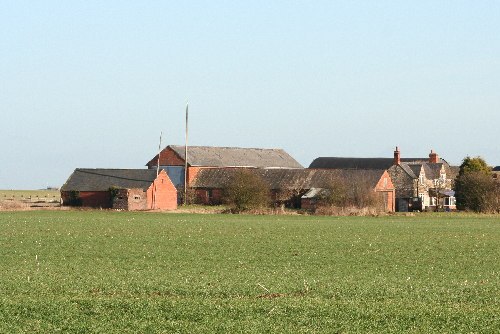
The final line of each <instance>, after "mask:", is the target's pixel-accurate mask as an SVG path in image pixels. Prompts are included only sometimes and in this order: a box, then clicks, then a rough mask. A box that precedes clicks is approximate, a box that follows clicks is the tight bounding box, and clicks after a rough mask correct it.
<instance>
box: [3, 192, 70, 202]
mask: <svg viewBox="0 0 500 334" xmlns="http://www.w3.org/2000/svg"><path fill="white" fill-rule="evenodd" d="M28 198H32V199H33V200H34V199H35V198H44V199H45V198H46V199H51V200H55V201H59V199H60V198H61V193H60V192H59V190H53V189H47V190H45V189H44V190H0V200H2V199H17V200H22V199H28Z"/></svg>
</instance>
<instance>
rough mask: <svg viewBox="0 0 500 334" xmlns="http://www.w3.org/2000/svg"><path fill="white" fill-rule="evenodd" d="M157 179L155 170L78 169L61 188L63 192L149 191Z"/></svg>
mask: <svg viewBox="0 0 500 334" xmlns="http://www.w3.org/2000/svg"><path fill="white" fill-rule="evenodd" d="M155 179H156V170H154V169H103V168H96V169H90V168H77V169H75V171H74V172H73V174H71V176H70V177H69V178H68V180H67V181H66V183H65V184H64V185H63V186H62V187H61V190H62V191H106V190H109V188H110V187H116V188H120V189H134V188H140V189H144V190H146V189H148V188H149V187H150V186H151V184H152V183H153V181H154V180H155Z"/></svg>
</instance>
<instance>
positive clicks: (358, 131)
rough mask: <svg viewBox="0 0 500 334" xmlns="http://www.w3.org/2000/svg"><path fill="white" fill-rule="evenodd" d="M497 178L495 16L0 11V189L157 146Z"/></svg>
mask: <svg viewBox="0 0 500 334" xmlns="http://www.w3.org/2000/svg"><path fill="white" fill-rule="evenodd" d="M187 100H188V101H189V105H190V144H193V145H214V146H241V147H265V148H276V147H279V148H284V149H285V150H286V151H288V152H289V153H290V154H291V155H292V156H294V157H295V158H296V159H297V160H298V161H299V162H300V163H302V164H303V165H304V166H307V165H309V163H310V162H311V161H312V160H313V159H314V158H315V157H318V156H355V157H391V156H392V152H393V150H394V147H395V146H396V145H398V146H400V148H401V151H402V156H403V157H405V156H406V157H409V156H427V155H428V154H429V151H430V149H431V148H432V149H434V150H436V151H437V152H438V153H439V154H440V156H442V157H444V158H445V159H447V160H448V161H449V162H451V163H453V164H459V163H460V161H461V159H462V158H463V157H465V156H466V155H473V156H476V155H480V156H482V157H484V158H485V159H486V161H487V162H488V163H490V164H492V165H500V143H499V128H500V2H498V1H486V0H485V1H459V0H455V1H416V2H415V1H412V2H409V1H382V0H380V1H352V0H350V1H258V0H257V1H124V0H121V1H89V0H86V1H19V0H16V1H3V0H0V112H1V123H0V130H1V132H0V145H1V166H0V189H36V188H43V187H46V186H47V185H50V186H60V185H62V183H64V181H65V180H66V178H67V177H68V176H69V175H70V173H71V172H72V171H73V170H74V168H77V167H96V168H97V167H103V168H104V167H109V168H111V167H115V168H142V167H143V166H144V164H145V163H146V162H147V161H149V159H150V158H151V157H153V156H154V155H155V154H156V151H157V146H158V137H159V133H160V131H163V133H164V141H163V143H164V145H167V144H182V143H183V141H184V108H185V103H186V101H187Z"/></svg>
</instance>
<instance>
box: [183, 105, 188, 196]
mask: <svg viewBox="0 0 500 334" xmlns="http://www.w3.org/2000/svg"><path fill="white" fill-rule="evenodd" d="M188 113H189V103H187V102H186V143H185V145H184V201H183V204H184V205H186V204H187V184H188V179H187V178H188Z"/></svg>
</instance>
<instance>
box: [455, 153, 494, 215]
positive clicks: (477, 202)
mask: <svg viewBox="0 0 500 334" xmlns="http://www.w3.org/2000/svg"><path fill="white" fill-rule="evenodd" d="M455 197H456V199H457V208H459V209H461V210H472V211H475V212H484V213H487V212H500V205H499V203H500V200H499V198H500V184H499V183H498V182H496V181H495V180H494V179H493V177H492V173H491V168H490V167H488V165H487V164H486V162H485V161H484V159H482V158H480V157H475V158H471V157H466V158H465V159H464V160H463V161H462V164H461V165H460V171H459V174H458V176H457V178H456V180H455Z"/></svg>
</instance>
